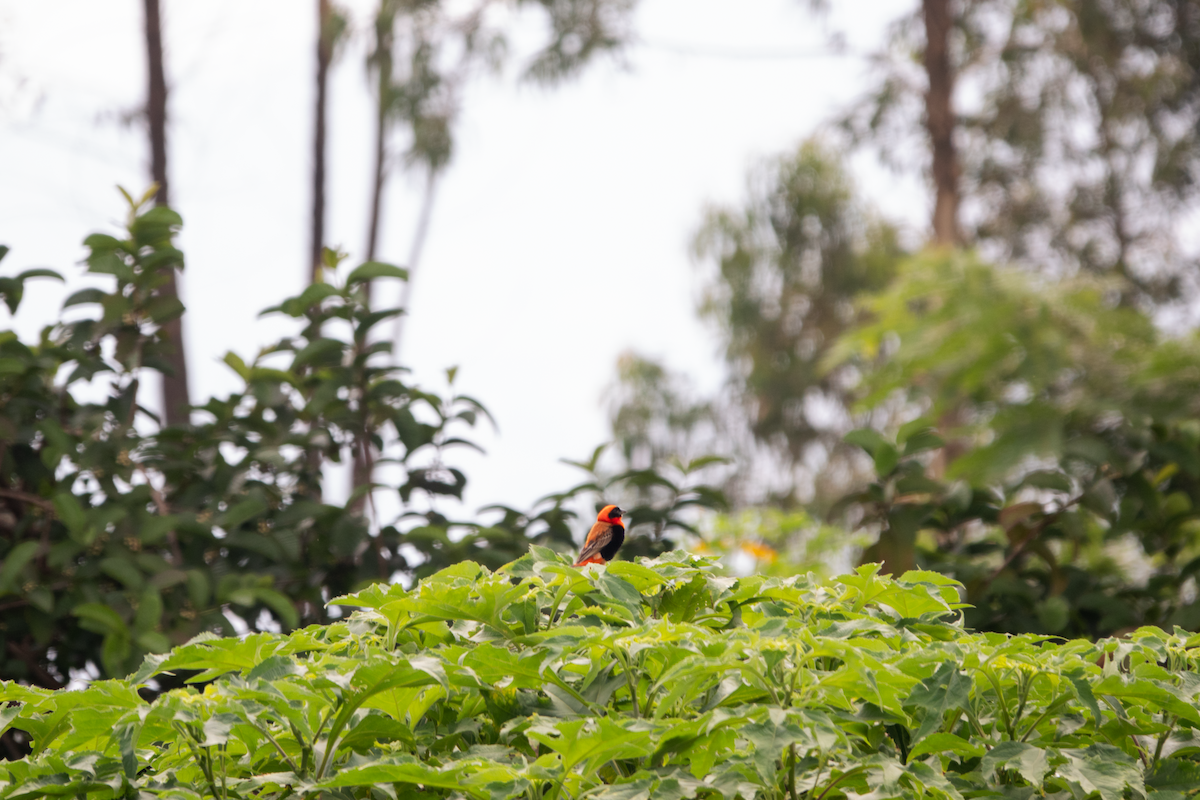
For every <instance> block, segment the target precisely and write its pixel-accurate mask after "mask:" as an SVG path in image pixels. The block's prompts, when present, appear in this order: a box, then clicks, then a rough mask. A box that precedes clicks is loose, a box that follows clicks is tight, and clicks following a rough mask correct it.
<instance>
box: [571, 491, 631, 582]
mask: <svg viewBox="0 0 1200 800" xmlns="http://www.w3.org/2000/svg"><path fill="white" fill-rule="evenodd" d="M624 514H625V512H624V511H622V510H621V509H619V508H617V507H616V506H605V507H604V508H602V509H600V513H599V514H598V515H597V516H596V524H595V525H593V526H592V529H591V530H590V531H588V535H587V538H586V539H584V540H583V550H581V551H580V553H579V560H578V561H576V562H575V566H577V567H582V566H583V565H585V564H607V563H608V562H609V561H612V559H613V556H615V555H616V554H617V551H618V550H620V549H621V544H622V543H624V541H625V526H624V525H623V524H622V523H621V517H622V516H623V515H624Z"/></svg>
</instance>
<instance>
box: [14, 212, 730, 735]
mask: <svg viewBox="0 0 1200 800" xmlns="http://www.w3.org/2000/svg"><path fill="white" fill-rule="evenodd" d="M146 202H147V198H143V199H142V201H140V202H139V201H134V200H132V199H131V200H130V209H129V217H128V221H127V223H126V230H125V232H124V234H123V235H122V236H120V237H117V236H109V235H104V234H94V235H92V236H89V237H88V238H87V239H86V240H85V245H86V246H87V248H88V250H89V255H88V258H87V261H86V263H87V271H88V272H89V273H90V274H91V276H92V277H93V279H97V280H98V281H100V282H99V283H98V285H96V286H93V287H91V288H86V289H82V290H80V291H77V292H75V293H74V294H72V295H71V296H70V297H69V298H68V299H67V301H66V304H65V307H64V314H63V317H62V319H60V320H58V321H57V322H55V323H54V324H52V325H49V326H47V327H46V328H45V329H44V330H43V331H42V334H41V337H40V338H39V339H38V340H37V341H35V342H28V343H27V342H22V341H21V340H20V339H19V338H18V336H17V335H16V334H15V333H14V332H12V331H0V612H2V613H3V618H0V679H12V680H21V681H25V682H30V683H34V684H37V685H40V686H43V687H46V688H58V687H60V686H62V685H65V684H66V683H67V682H68V681H69V680H70V678H71V676H72V673H73V672H75V671H80V670H89V669H94V670H96V671H98V673H99V675H101V676H108V677H115V676H119V675H124V674H126V673H128V672H129V671H130V670H132V669H135V668H136V667H137V665H138V664H139V663H141V661H142V658H143V656H145V655H146V654H147V653H162V652H165V651H167V650H169V649H170V648H171V647H172V646H173V645H178V644H182V643H184V642H186V641H188V640H189V639H191V638H192V637H194V636H196V635H198V634H200V633H202V632H210V633H218V634H221V633H233V632H234V626H233V624H232V622H231V620H230V618H229V616H230V614H231V613H232V614H236V615H239V616H241V617H242V618H244V620H245V621H246V623H247V624H248V625H249V626H250V628H251V629H252V630H280V629H282V630H290V629H292V628H295V627H299V626H301V625H307V624H314V623H321V622H326V621H328V620H329V619H330V617H329V616H328V615H327V613H326V606H325V600H327V599H328V598H329V597H331V596H337V595H340V594H345V593H347V592H352V591H355V590H357V589H361V588H363V587H365V586H369V585H370V584H371V583H373V582H376V581H388V580H392V579H395V578H396V577H397V575H402V576H405V577H408V578H414V577H417V578H419V577H422V576H424V575H429V574H432V573H434V572H436V571H438V570H440V569H442V568H444V567H446V566H449V565H450V564H454V563H457V562H459V561H462V560H464V559H474V560H478V561H481V562H483V563H484V564H485V565H486V566H488V567H491V568H497V567H500V566H502V565H503V564H506V563H508V562H509V561H512V560H513V559H515V558H517V557H519V556H521V555H523V554H524V553H526V552H527V551H528V548H529V544H530V543H531V542H536V543H538V544H542V545H548V546H553V547H555V548H557V549H560V550H564V551H566V550H572V549H574V546H575V543H574V537H573V531H572V528H571V525H570V524H569V523H570V522H571V521H572V519H573V518H574V516H575V512H574V511H573V510H572V509H571V508H570V506H571V504H573V503H575V502H576V499H577V498H578V499H579V500H582V499H583V498H582V495H588V494H593V495H595V498H594V499H595V500H597V502H598V505H603V504H604V502H613V501H611V500H605V498H604V497H603V494H604V493H611V494H613V495H617V494H621V492H623V491H625V489H624V487H626V486H628V487H631V488H630V491H633V490H636V489H637V488H638V487H642V486H652V487H656V488H660V489H661V488H662V487H663V486H666V487H669V488H671V489H672V491H670V492H667V493H665V494H664V493H663V492H658V493H657V494H655V495H654V496H653V497H651V496H648V495H646V496H639V497H637V498H635V497H632V496H631V495H630V494H629V493H628V492H626V493H625V494H621V497H622V502H624V497H627V496H628V497H630V499H632V500H634V502H633V503H632V504H631V505H626V506H625V507H626V508H627V509H630V510H631V512H632V514H631V516H632V520H633V522H634V524H635V525H643V526H644V527H646V528H651V527H652V526H653V530H654V531H655V532H656V534H657V535H656V536H655V537H654V539H653V541H654V544H655V545H656V546H659V547H660V549H659V552H661V549H663V548H662V547H661V545H662V543H663V542H664V541H666V540H663V539H662V533H663V531H664V530H669V529H671V528H675V527H679V526H682V525H687V524H688V523H687V520H686V519H684V517H683V516H681V514H680V511H681V510H682V509H684V508H686V507H688V506H694V505H701V506H705V505H709V506H711V505H713V504H715V503H718V502H719V501H720V497H719V495H718V494H716V493H715V492H713V491H712V490H711V489H709V488H708V487H706V486H703V485H698V484H697V482H696V481H695V480H688V481H686V482H681V483H680V484H679V486H678V487H676V486H675V485H674V484H672V483H670V481H669V480H668V478H667V477H663V475H660V474H659V472H657V471H655V470H654V469H650V470H640V471H628V472H626V473H622V474H620V475H616V476H611V477H603V476H599V475H597V474H595V472H594V470H591V471H590V472H589V475H588V479H587V480H586V481H584V482H583V483H581V484H580V485H578V486H576V487H574V488H573V489H571V490H570V491H568V492H565V493H562V494H558V495H552V496H550V497H549V498H546V500H545V501H543V502H541V503H539V504H538V506H537V508H535V509H534V510H532V511H523V510H518V509H512V508H506V507H497V508H495V509H492V510H491V511H498V512H500V517H499V519H496V520H494V521H492V522H491V523H490V524H484V523H481V522H479V521H477V520H475V519H471V520H467V521H456V520H451V519H449V518H448V517H446V516H445V515H443V514H442V513H438V512H437V511H436V510H434V509H433V504H432V503H430V502H427V500H428V499H429V498H431V497H435V496H440V497H450V498H461V497H462V492H463V489H464V487H465V485H466V482H467V477H466V475H465V474H464V473H463V472H462V471H461V470H459V469H457V468H456V467H455V465H454V464H453V462H452V460H451V459H450V457H449V454H448V453H447V451H448V450H449V449H450V448H454V447H459V446H463V445H470V442H468V441H466V440H465V439H463V438H462V431H463V430H464V429H465V428H469V427H471V426H473V425H475V424H476V422H477V421H479V420H480V419H481V418H483V417H486V416H487V412H486V410H485V409H484V408H483V406H482V405H481V404H480V403H479V402H477V401H476V400H475V399H473V398H471V397H468V396H464V395H462V394H459V393H455V392H454V391H453V378H454V371H453V370H450V371H449V374H448V377H449V378H450V381H449V382H450V388H451V392H450V393H448V394H446V395H441V394H437V393H434V392H430V391H428V390H425V389H422V388H421V387H419V386H417V385H415V384H414V383H413V382H412V381H411V380H410V379H409V378H408V376H407V374H406V370H405V369H404V368H403V367H402V366H400V365H398V364H396V363H395V361H394V359H393V358H392V357H391V346H390V344H389V343H388V342H387V341H381V340H379V339H378V337H376V336H374V335H373V331H374V330H376V326H377V325H379V324H380V323H382V322H385V321H386V320H388V319H390V318H392V317H394V316H395V315H396V314H398V313H400V311H399V309H378V308H374V307H372V306H371V305H370V303H369V302H368V294H367V292H366V291H365V285H366V284H367V282H369V281H372V280H375V281H378V280H381V279H393V280H397V279H398V280H402V279H404V278H405V276H406V273H405V271H404V270H402V269H400V268H398V267H395V266H391V265H388V264H381V263H377V262H367V263H365V264H362V265H359V266H357V267H355V268H353V269H346V268H345V267H344V266H343V265H341V264H340V262H341V261H342V259H341V257H340V256H339V255H338V254H335V253H332V252H330V251H326V253H325V256H326V267H327V269H326V270H325V277H326V280H325V281H324V282H321V283H316V284H313V285H311V286H309V287H307V288H306V289H305V290H304V291H303V292H301V293H300V294H299V295H298V296H296V297H290V298H287V299H285V300H283V302H282V303H280V304H279V305H277V306H275V307H273V308H270V309H267V311H266V312H264V313H272V314H280V315H283V316H285V317H288V318H289V320H290V321H292V322H293V324H294V329H293V333H292V334H291V335H287V336H284V337H283V338H281V339H280V340H278V341H277V342H275V343H274V344H272V345H270V346H268V347H265V348H263V349H262V350H261V351H260V352H259V353H258V354H257V355H255V356H253V357H243V356H241V355H238V354H237V353H229V354H227V355H226V356H225V363H226V364H227V365H228V366H229V367H230V369H232V370H233V371H234V372H235V373H236V374H237V376H238V378H239V380H240V382H241V384H242V385H241V387H240V388H239V389H238V390H236V391H234V392H232V393H231V394H229V395H227V396H224V397H211V398H208V399H206V400H205V401H204V402H203V403H201V404H200V405H198V407H197V408H196V409H194V412H193V418H192V422H191V424H188V425H176V426H164V425H161V424H160V421H159V420H158V419H157V418H156V417H155V416H154V415H153V414H152V413H151V412H149V411H148V410H147V409H146V408H144V407H142V406H141V405H140V404H139V402H138V398H139V386H140V385H141V384H142V383H143V382H144V381H145V379H146V378H147V376H148V373H150V372H153V371H156V370H158V371H161V370H166V369H169V365H168V363H167V359H166V358H165V357H164V347H166V346H167V343H166V342H165V341H164V340H163V339H162V337H161V336H160V325H161V324H162V323H164V322H165V321H167V320H169V319H172V318H174V317H177V316H178V315H179V314H181V313H183V311H184V309H183V307H182V305H180V304H179V302H178V301H177V300H175V299H164V298H162V297H161V296H160V295H159V294H158V293H157V289H158V287H160V286H161V285H162V284H163V283H164V281H165V280H166V279H167V276H168V274H169V273H170V271H172V270H175V269H181V268H182V265H183V254H182V253H181V252H180V251H179V250H178V249H176V247H175V245H174V238H175V234H176V233H177V231H178V230H179V228H180V225H181V221H180V218H179V215H178V214H176V213H175V212H174V211H172V210H170V209H168V208H165V207H158V208H146V207H145V203H146ZM6 252H7V249H6V248H4V247H0V259H2V258H3V257H4V255H5V254H6ZM46 277H49V278H60V276H59V275H58V274H57V273H54V272H52V271H49V270H28V271H25V272H22V273H20V274H17V275H15V276H12V277H7V276H5V277H0V300H3V301H4V303H5V304H6V305H7V306H8V307H9V309H10V310H12V311H13V312H14V313H15V312H16V310H17V309H18V307H19V305H20V301H21V299H22V297H23V295H24V291H25V284H26V281H28V280H32V279H38V278H46ZM597 452H598V451H597ZM353 454H357V455H359V456H360V458H358V459H354V458H353ZM364 454H366V458H362V456H363V455H364ZM343 459H347V460H355V461H357V462H361V461H367V462H369V461H371V460H374V461H377V462H378V463H386V464H389V465H390V467H391V470H392V471H391V473H390V474H391V475H395V476H398V477H397V480H396V483H397V484H398V485H395V486H384V485H378V486H375V487H374V488H375V489H376V490H378V491H381V492H382V491H395V492H397V493H398V495H399V499H400V501H401V504H402V511H403V513H402V515H401V518H400V519H399V520H395V521H391V524H389V521H388V520H376V523H377V524H375V525H371V524H369V519H368V516H369V515H368V514H367V513H366V512H369V511H370V510H371V509H370V506H369V504H367V503H365V502H363V501H364V499H365V493H366V492H367V491H368V488H369V487H368V486H366V485H361V486H359V487H358V488H357V489H356V490H355V492H354V493H353V494H352V496H351V497H350V500H349V502H347V503H345V504H334V503H329V502H327V501H326V500H325V498H324V491H323V489H324V486H323V474H322V469H321V467H322V464H327V463H329V462H338V461H341V460H343ZM595 461H596V457H595V456H594V457H593V459H592V461H591V462H590V463H591V465H592V466H593V467H594V465H595ZM580 466H582V467H584V468H585V469H586V468H588V464H587V463H581V464H580ZM367 477H369V475H368V476H367ZM683 477H684V478H688V475H686V474H685V475H684V476H683ZM643 494H645V493H643ZM442 508H444V505H443V506H442ZM589 523H590V520H589ZM584 527H585V528H586V526H584ZM643 541H646V540H645V539H643V538H642V537H640V536H639V537H636V538H635V539H634V543H635V544H631V545H630V547H631V549H636V546H637V544H640V543H642V542H643ZM414 551H415V554H416V555H415V556H414ZM11 739H12V737H5V738H4V739H3V742H2V743H0V747H3V748H4V749H5V753H6V755H8V756H10V757H13V756H16V755H19V754H20V749H19V747H16V746H14V745H15V743H14V742H12V741H11Z"/></svg>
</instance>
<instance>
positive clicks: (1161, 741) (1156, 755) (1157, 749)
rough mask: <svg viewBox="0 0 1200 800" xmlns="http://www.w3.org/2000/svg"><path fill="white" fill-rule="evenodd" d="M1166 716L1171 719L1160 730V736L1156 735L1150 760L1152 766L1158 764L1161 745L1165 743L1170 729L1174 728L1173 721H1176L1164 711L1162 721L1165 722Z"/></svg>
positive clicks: (1169, 734)
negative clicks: (1151, 760) (1156, 743)
mask: <svg viewBox="0 0 1200 800" xmlns="http://www.w3.org/2000/svg"><path fill="white" fill-rule="evenodd" d="M1168 718H1169V719H1170V720H1171V721H1170V723H1168V724H1167V729H1166V730H1165V731H1163V732H1162V736H1159V737H1158V745H1157V746H1156V747H1155V748H1154V761H1153V762H1151V765H1152V766H1158V760H1159V759H1160V758H1162V751H1163V745H1165V744H1166V743H1167V739H1168V738H1170V736H1171V731H1173V730H1175V723H1176V722H1177V721H1178V720H1177V718H1175V717H1171V716H1170V715H1169V714H1167V712H1166V711H1164V712H1163V721H1164V722H1166V721H1167V719H1168Z"/></svg>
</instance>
